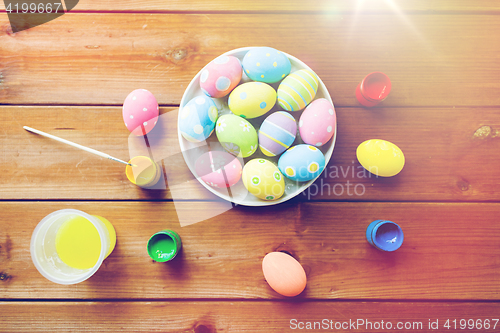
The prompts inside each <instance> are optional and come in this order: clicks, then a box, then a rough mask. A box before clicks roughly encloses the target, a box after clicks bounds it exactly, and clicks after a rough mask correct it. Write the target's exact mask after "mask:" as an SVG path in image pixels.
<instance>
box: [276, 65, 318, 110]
mask: <svg viewBox="0 0 500 333" xmlns="http://www.w3.org/2000/svg"><path fill="white" fill-rule="evenodd" d="M317 90H318V76H317V75H316V73H314V72H313V71H311V70H309V69H301V70H298V71H296V72H293V73H292V74H290V75H288V76H287V77H286V78H285V79H284V80H283V81H282V82H281V84H280V85H279V87H278V103H279V105H281V107H282V108H283V109H285V110H286V111H299V110H302V109H303V108H305V107H306V106H307V104H309V103H311V101H312V100H313V99H314V96H316V91H317Z"/></svg>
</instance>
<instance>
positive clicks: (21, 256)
mask: <svg viewBox="0 0 500 333" xmlns="http://www.w3.org/2000/svg"><path fill="white" fill-rule="evenodd" d="M63 208H75V209H80V210H82V211H85V212H87V213H90V214H95V215H100V216H104V217H106V218H108V219H109V220H110V221H111V222H112V223H113V224H114V226H115V228H116V232H117V235H118V242H117V247H116V248H115V250H114V251H113V253H112V254H111V255H110V257H109V258H107V259H106V260H105V261H104V264H103V266H102V267H101V268H100V269H99V270H98V271H97V273H96V274H95V275H94V276H93V277H91V278H90V279H89V280H87V281H85V282H83V283H80V284H77V285H71V286H63V285H58V284H54V283H52V282H50V281H48V280H46V279H45V278H44V277H42V275H41V274H40V273H39V272H38V271H37V270H36V269H35V267H34V266H33V264H32V262H31V257H30V252H29V244H30V238H31V234H32V232H33V230H34V228H35V226H36V225H37V223H38V222H39V221H40V220H41V219H42V218H43V217H44V216H46V215H47V214H49V213H51V212H53V211H55V210H58V209H63ZM176 209H177V210H176ZM499 213H500V204H496V203H495V204H493V203H488V204H433V203H297V204H282V205H278V206H274V207H265V208H245V207H236V208H234V209H230V210H228V211H226V212H222V210H220V209H219V207H216V206H214V205H213V204H212V203H210V202H197V203H186V204H185V205H184V206H182V205H180V206H175V207H174V204H173V203H164V202H131V203H128V202H46V203H43V202H24V203H23V202H19V203H12V202H2V203H0V220H1V221H2V225H3V227H2V230H1V231H0V246H1V248H0V272H1V273H2V274H1V275H2V276H3V279H2V280H0V298H2V299H32V300H34V299H87V300H92V299H101V300H103V299H201V298H203V299H204V298H207V299H208V298H210V299H212V298H215V299H282V298H283V297H281V296H279V295H278V294H276V293H275V292H274V291H273V290H271V288H270V287H269V286H268V284H267V283H266V282H265V280H264V277H263V274H262V269H261V265H262V259H263V257H264V256H265V255H266V254H267V253H269V252H272V251H287V252H289V253H291V254H292V255H293V256H294V257H295V258H297V260H299V262H300V263H301V264H302V265H303V267H304V269H305V270H306V274H307V276H308V284H307V287H306V289H305V291H304V292H303V293H302V294H301V295H299V296H298V297H297V299H299V300H300V299H347V300H354V299H357V300H364V299H385V300H387V299H392V300H495V301H498V300H500V285H499V284H498V276H499V274H500V265H499V258H500V248H499V247H498V239H499V238H500V225H499V224H498V223H497V220H498V215H499ZM217 214H220V215H217ZM178 215H179V216H182V220H179V219H178V217H177V216H178ZM189 215H190V216H189ZM189 217H191V220H189ZM202 217H205V218H206V220H204V221H202V222H200V223H196V224H191V225H189V226H186V227H181V226H180V223H184V222H186V221H188V220H189V222H191V223H193V222H194V221H195V219H198V220H200V219H201V218H202ZM375 219H388V220H391V221H394V222H396V223H398V224H399V225H400V226H401V227H402V229H403V231H404V234H405V240H404V244H403V245H402V247H401V248H400V249H399V250H397V251H395V252H391V253H388V252H382V251H379V250H377V249H375V248H373V247H372V246H370V245H369V244H368V243H367V241H366V237H365V230H366V227H367V225H368V224H369V223H370V222H371V221H373V220H375ZM162 229H173V230H176V231H178V232H179V234H180V236H181V238H182V242H183V248H182V252H181V254H180V255H179V257H177V258H176V259H175V260H174V261H172V262H170V263H164V264H160V263H154V262H153V261H152V260H151V259H150V258H149V256H148V254H147V252H146V243H147V240H148V239H149V237H150V236H151V235H152V234H153V233H155V232H157V231H159V230H162Z"/></svg>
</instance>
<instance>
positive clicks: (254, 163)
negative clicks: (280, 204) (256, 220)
mask: <svg viewBox="0 0 500 333" xmlns="http://www.w3.org/2000/svg"><path fill="white" fill-rule="evenodd" d="M241 179H242V180H243V185H245V188H246V189H247V190H248V192H250V193H251V194H253V195H255V196H256V197H257V198H259V199H262V200H276V199H279V198H281V196H283V193H285V180H284V179H283V175H282V174H281V172H280V171H279V169H278V168H277V167H276V165H274V164H273V163H271V162H269V161H268V160H265V159H263V158H256V159H253V160H251V161H249V162H247V163H246V164H245V166H244V167H243V175H242V176H241Z"/></svg>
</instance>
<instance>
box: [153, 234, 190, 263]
mask: <svg viewBox="0 0 500 333" xmlns="http://www.w3.org/2000/svg"><path fill="white" fill-rule="evenodd" d="M181 246H182V242H181V237H180V236H179V234H178V233H176V232H175V231H173V230H162V231H159V232H157V233H156V234H154V235H153V236H151V238H149V241H148V254H149V256H150V257H151V259H153V260H154V261H158V262H166V261H170V260H172V259H174V258H175V256H176V255H177V253H179V251H180V249H181Z"/></svg>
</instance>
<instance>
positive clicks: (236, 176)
mask: <svg viewBox="0 0 500 333" xmlns="http://www.w3.org/2000/svg"><path fill="white" fill-rule="evenodd" d="M195 171H196V174H197V175H198V177H199V178H201V180H203V181H204V182H205V183H206V184H207V185H210V186H212V187H216V188H224V187H229V186H233V185H234V184H236V183H237V182H238V181H239V180H240V178H241V172H242V167H241V163H240V161H239V160H238V159H237V158H236V157H235V156H234V155H231V154H229V153H227V152H225V151H209V152H206V153H204V154H203V155H201V156H200V157H199V158H198V159H197V160H196V163H195Z"/></svg>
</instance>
